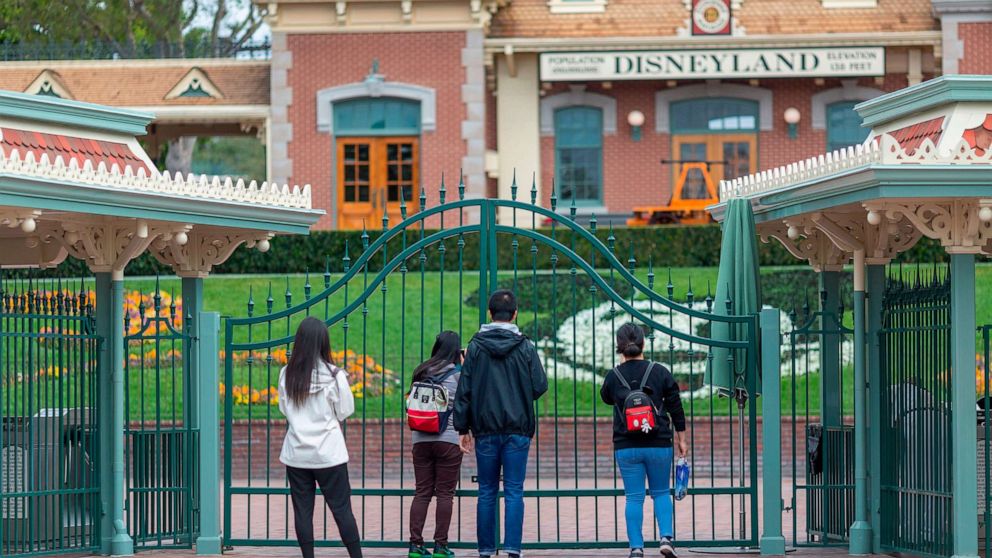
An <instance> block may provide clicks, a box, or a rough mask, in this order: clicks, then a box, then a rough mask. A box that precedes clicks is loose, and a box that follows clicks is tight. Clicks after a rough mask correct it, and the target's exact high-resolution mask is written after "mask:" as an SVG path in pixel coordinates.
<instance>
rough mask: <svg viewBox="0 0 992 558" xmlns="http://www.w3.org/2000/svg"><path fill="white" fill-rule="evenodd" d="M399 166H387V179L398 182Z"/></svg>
mask: <svg viewBox="0 0 992 558" xmlns="http://www.w3.org/2000/svg"><path fill="white" fill-rule="evenodd" d="M399 178H400V176H399V166H397V165H394V164H390V165H387V166H386V180H388V181H390V182H396V181H397V180H399Z"/></svg>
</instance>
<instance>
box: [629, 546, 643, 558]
mask: <svg viewBox="0 0 992 558" xmlns="http://www.w3.org/2000/svg"><path fill="white" fill-rule="evenodd" d="M627 558H644V549H643V548H631V549H630V555H629V556H628V557H627Z"/></svg>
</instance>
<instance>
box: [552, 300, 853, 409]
mask: <svg viewBox="0 0 992 558" xmlns="http://www.w3.org/2000/svg"><path fill="white" fill-rule="evenodd" d="M700 306H701V305H700ZM633 307H634V308H635V309H636V310H637V311H638V312H640V313H641V314H643V315H645V316H647V317H649V318H651V319H652V320H653V321H654V322H655V323H657V324H660V325H662V326H665V327H666V328H667V329H668V330H670V331H675V332H679V333H682V334H685V335H687V336H696V337H700V338H704V339H705V338H706V336H708V335H709V328H708V326H709V323H710V322H709V320H706V319H700V318H693V317H690V316H688V315H686V314H684V313H682V312H679V311H677V310H675V311H673V310H670V309H669V308H667V307H665V306H663V305H661V304H658V303H653V302H651V301H649V300H635V301H634V303H633ZM779 319H780V323H779V325H780V329H781V331H782V332H783V333H784V335H783V339H782V365H781V368H780V374H781V375H782V376H783V377H789V376H792V375H793V373H795V375H796V376H797V377H798V376H804V375H806V374H810V373H816V372H819V367H820V362H819V360H820V346H819V336H810V339H809V340H806V339H804V338H797V339H796V342H795V344H794V345H793V343H792V337H791V336H790V335H789V334H788V332H791V331H793V329H794V327H795V325H794V324H793V323H792V320H791V319H790V318H789V315H788V314H786V313H784V312H782V313H780V318H779ZM628 321H635V322H640V320H638V319H636V318H634V317H632V316H631V315H629V314H628V313H627V312H626V311H624V310H623V309H622V308H621V307H620V306H619V305H616V304H615V303H612V302H604V303H602V304H600V305H598V306H595V307H592V308H586V309H584V310H582V311H580V312H578V313H577V314H575V315H574V316H571V317H569V318H567V319H566V320H564V321H563V322H562V323H561V325H560V327H559V328H558V331H557V334H556V335H555V337H553V338H544V339H542V340H540V341H539V342H538V343H537V345H538V348H539V351H540V355H541V359H542V361H543V362H544V364H545V368H546V369H547V371H548V376H549V378H552V379H555V380H558V379H560V380H573V381H579V382H595V383H597V384H599V383H602V380H603V377H604V376H605V374H606V373H607V372H608V371H609V370H611V369H612V368H613V367H614V366H615V365H616V364H617V363H619V361H620V359H619V357H618V356H617V355H616V352H615V344H614V343H615V341H614V332H615V331H616V328H618V327H620V326H621V325H623V324H624V323H626V322H628ZM848 337H850V336H847V337H845V338H844V340H843V341H842V343H841V347H840V352H841V362H842V364H843V365H849V364H851V363H852V361H853V340H852V339H849V338H848ZM645 349H646V350H647V351H648V352H649V353H650V354H651V355H652V356H653V358H655V359H656V360H658V361H660V362H662V363H663V364H665V365H666V366H668V367H669V368H670V369H671V371H672V373H673V374H674V375H675V376H676V378H680V379H683V380H685V379H688V383H689V384H690V385H694V384H697V383H698V382H693V381H692V380H693V379H697V380H701V378H702V377H701V376H699V375H701V374H704V373H705V372H706V368H707V359H708V356H709V346H708V345H706V344H699V343H692V342H690V341H688V340H686V339H683V338H681V337H677V336H673V335H670V334H669V333H667V332H665V331H661V330H653V331H651V332H649V335H648V339H647V340H646V347H645ZM793 353H794V355H793ZM793 356H795V359H793ZM714 394H715V389H714V388H712V387H711V386H705V385H704V386H702V387H700V388H697V389H695V390H692V391H684V392H683V394H682V395H683V397H692V398H705V397H711V396H712V395H714Z"/></svg>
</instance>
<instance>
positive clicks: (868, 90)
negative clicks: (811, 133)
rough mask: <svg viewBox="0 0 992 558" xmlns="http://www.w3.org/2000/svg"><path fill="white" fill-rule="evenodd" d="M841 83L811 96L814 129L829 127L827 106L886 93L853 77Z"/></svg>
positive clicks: (811, 114)
mask: <svg viewBox="0 0 992 558" xmlns="http://www.w3.org/2000/svg"><path fill="white" fill-rule="evenodd" d="M841 84H842V85H841V87H834V88H833V89H827V90H824V91H820V92H819V93H816V94H815V95H813V96H812V97H810V104H811V107H810V125H811V126H812V127H813V129H814V130H826V129H827V106H829V105H832V104H834V103H837V102H840V101H867V100H868V99H874V98H875V97H878V96H880V95H884V94H885V91H882V90H881V89H875V88H874V87H861V86H859V85H858V82H857V81H856V80H853V79H845V80H843V81H842V82H841Z"/></svg>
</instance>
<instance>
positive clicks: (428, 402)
mask: <svg viewBox="0 0 992 558" xmlns="http://www.w3.org/2000/svg"><path fill="white" fill-rule="evenodd" d="M460 371H461V370H460V368H459V367H457V366H456V367H454V368H452V369H451V370H448V371H447V372H446V373H444V374H442V375H440V376H436V377H428V378H425V379H424V380H422V381H420V382H414V383H413V385H412V386H411V387H410V395H409V396H408V397H407V400H406V423H407V425H408V426H409V427H410V430H416V431H417V432H424V433H426V434H440V433H442V432H444V431H445V430H447V429H448V418H449V417H450V416H451V413H452V412H453V411H454V410H455V409H454V407H455V402H454V401H452V400H451V395H450V394H449V393H448V390H447V388H445V387H444V385H443V384H444V381H445V380H447V379H448V378H450V377H451V376H453V375H454V374H457V373H458V372H460Z"/></svg>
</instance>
